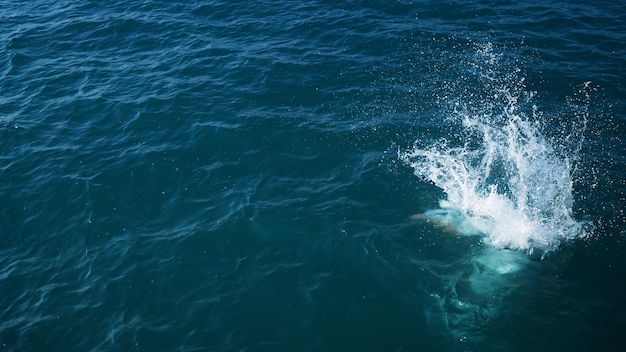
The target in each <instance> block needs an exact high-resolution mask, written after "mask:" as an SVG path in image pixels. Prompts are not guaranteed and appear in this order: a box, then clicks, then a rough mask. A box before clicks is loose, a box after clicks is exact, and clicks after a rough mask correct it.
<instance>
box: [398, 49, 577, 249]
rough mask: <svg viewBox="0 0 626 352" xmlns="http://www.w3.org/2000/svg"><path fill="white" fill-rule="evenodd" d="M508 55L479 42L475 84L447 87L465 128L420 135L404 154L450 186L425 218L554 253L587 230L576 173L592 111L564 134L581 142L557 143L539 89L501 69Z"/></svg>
mask: <svg viewBox="0 0 626 352" xmlns="http://www.w3.org/2000/svg"><path fill="white" fill-rule="evenodd" d="M502 60H503V59H502V57H501V56H500V55H497V54H495V53H494V52H493V48H492V46H491V45H483V46H480V47H479V50H478V53H477V54H476V56H475V59H474V60H473V61H472V62H471V65H470V67H471V71H470V74H469V76H468V77H467V79H465V80H464V81H465V82H470V83H472V84H473V86H472V87H471V88H464V90H463V91H462V92H461V94H459V97H458V98H456V99H450V98H449V97H450V96H451V95H453V94H446V98H447V99H448V101H447V103H449V104H450V105H451V106H452V108H451V113H450V114H449V116H448V118H447V120H448V121H449V122H450V128H451V130H453V129H455V128H457V129H458V132H450V133H449V134H448V135H447V137H446V138H441V139H440V140H438V141H435V142H434V143H432V144H430V145H427V146H424V145H423V143H422V141H419V140H418V141H417V142H416V143H415V145H414V146H413V147H412V148H410V149H408V150H406V151H403V152H399V157H400V159H401V160H403V161H404V162H405V163H407V164H408V165H410V166H411V167H412V168H413V169H414V172H415V174H416V175H417V176H419V177H420V178H422V179H424V180H426V181H428V182H431V183H433V184H434V185H436V186H437V187H439V188H441V189H442V190H443V191H444V192H445V194H446V198H445V199H443V200H441V201H440V203H439V209H435V210H430V211H427V212H426V213H424V214H423V216H424V217H425V218H428V219H431V220H434V221H436V222H438V223H440V224H443V225H445V226H446V227H448V228H453V229H454V230H455V231H456V232H458V233H460V234H465V235H481V236H483V238H484V241H485V243H487V244H488V245H491V246H493V247H494V248H498V249H513V250H523V251H527V252H528V253H532V252H535V251H537V252H540V253H547V252H549V251H552V250H555V249H556V248H557V247H558V245H559V244H560V243H561V241H563V240H567V239H572V238H575V237H579V236H582V235H583V233H584V231H583V228H584V226H583V223H582V222H580V221H578V220H576V219H575V218H574V216H573V212H572V208H573V196H572V187H573V175H572V173H573V170H574V164H575V161H576V154H577V152H578V150H579V149H580V143H582V140H583V138H582V135H583V133H584V128H580V127H584V126H586V123H585V122H584V121H586V112H584V111H583V112H580V114H579V116H575V118H576V119H578V120H580V121H581V122H579V123H578V125H577V128H575V129H572V131H570V132H569V134H568V135H567V137H566V138H564V139H563V140H564V141H568V143H574V144H576V145H575V146H574V148H570V146H565V145H555V142H554V141H552V140H550V139H549V138H547V137H546V136H544V135H543V134H542V133H541V131H542V126H541V121H542V119H541V118H542V115H541V113H540V112H539V111H538V108H537V107H536V105H534V104H533V99H534V97H535V94H534V93H533V92H530V91H527V90H526V88H525V84H524V78H523V77H520V70H519V69H512V70H511V71H510V72H508V73H507V72H504V73H503V72H502V71H503V66H506V65H503V63H502ZM572 141H574V142H572ZM567 153H569V154H567Z"/></svg>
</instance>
